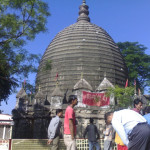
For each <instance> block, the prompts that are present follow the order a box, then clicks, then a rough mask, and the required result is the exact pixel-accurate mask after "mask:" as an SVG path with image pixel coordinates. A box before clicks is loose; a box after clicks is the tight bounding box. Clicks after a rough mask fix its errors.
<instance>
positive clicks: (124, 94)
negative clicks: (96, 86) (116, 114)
mask: <svg viewBox="0 0 150 150" xmlns="http://www.w3.org/2000/svg"><path fill="white" fill-rule="evenodd" d="M112 94H113V95H114V98H115V105H114V106H113V107H114V109H118V108H128V107H129V106H132V105H133V99H134V87H131V86H130V87H126V88H123V87H119V86H118V85H116V86H115V87H114V88H109V89H108V90H107V92H106V95H107V96H111V95H112Z"/></svg>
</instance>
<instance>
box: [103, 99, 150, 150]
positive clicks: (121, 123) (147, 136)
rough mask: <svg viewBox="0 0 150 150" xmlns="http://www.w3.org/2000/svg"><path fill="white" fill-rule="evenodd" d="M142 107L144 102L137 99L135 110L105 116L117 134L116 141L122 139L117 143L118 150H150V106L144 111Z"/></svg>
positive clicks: (120, 111) (124, 110)
mask: <svg viewBox="0 0 150 150" xmlns="http://www.w3.org/2000/svg"><path fill="white" fill-rule="evenodd" d="M142 105H143V102H142V101H141V100H140V99H138V98H137V99H135V100H134V108H133V109H131V110H130V109H123V110H119V111H115V112H108V113H106V114H105V121H106V123H107V125H110V126H111V127H113V129H114V130H115V131H116V133H117V134H116V138H115V141H116V139H119V138H120V140H118V141H119V142H118V141H116V143H117V144H118V145H117V146H118V150H150V106H147V107H145V108H144V109H143V110H142ZM110 143H111V141H110ZM106 145H107V143H106ZM104 146H105V144H104ZM110 147H111V146H110ZM106 150H109V149H106Z"/></svg>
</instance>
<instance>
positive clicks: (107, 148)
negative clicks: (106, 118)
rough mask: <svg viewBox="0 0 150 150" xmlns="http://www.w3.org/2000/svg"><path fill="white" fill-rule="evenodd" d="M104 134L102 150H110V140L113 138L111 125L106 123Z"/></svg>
mask: <svg viewBox="0 0 150 150" xmlns="http://www.w3.org/2000/svg"><path fill="white" fill-rule="evenodd" d="M103 134H104V150H112V140H113V137H114V130H113V127H112V125H111V124H108V123H107V122H106V129H105V131H104V132H103Z"/></svg>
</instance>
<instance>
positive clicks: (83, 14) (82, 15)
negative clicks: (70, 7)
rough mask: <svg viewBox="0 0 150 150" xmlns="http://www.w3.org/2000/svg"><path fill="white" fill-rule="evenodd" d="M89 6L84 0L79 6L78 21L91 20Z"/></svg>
mask: <svg viewBox="0 0 150 150" xmlns="http://www.w3.org/2000/svg"><path fill="white" fill-rule="evenodd" d="M88 9H89V7H88V6H87V5H86V1H85V0H83V2H82V5H80V7H79V17H78V19H77V21H88V22H90V18H89V16H88V15H89V11H88Z"/></svg>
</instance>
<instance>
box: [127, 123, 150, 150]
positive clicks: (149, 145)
mask: <svg viewBox="0 0 150 150" xmlns="http://www.w3.org/2000/svg"><path fill="white" fill-rule="evenodd" d="M128 138H129V145H128V149H129V150H150V125H148V124H147V123H139V124H137V125H136V126H135V127H134V128H133V130H132V132H131V134H130V135H129V137H128Z"/></svg>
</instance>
